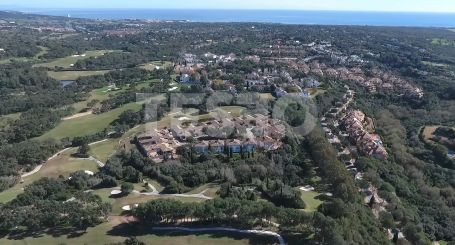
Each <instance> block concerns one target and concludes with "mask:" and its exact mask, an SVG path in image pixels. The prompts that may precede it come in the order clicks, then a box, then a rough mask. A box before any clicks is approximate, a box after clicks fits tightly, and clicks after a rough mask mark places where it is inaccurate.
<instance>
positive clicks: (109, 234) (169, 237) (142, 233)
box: [0, 216, 276, 245]
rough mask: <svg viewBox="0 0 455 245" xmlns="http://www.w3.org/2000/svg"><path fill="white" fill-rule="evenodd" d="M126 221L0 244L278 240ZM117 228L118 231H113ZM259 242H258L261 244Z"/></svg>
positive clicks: (207, 244) (242, 244)
mask: <svg viewBox="0 0 455 245" xmlns="http://www.w3.org/2000/svg"><path fill="white" fill-rule="evenodd" d="M124 219H125V218H123V217H119V216H111V217H109V221H108V222H105V223H103V224H100V225H98V226H96V227H93V228H89V229H87V232H85V233H82V234H77V235H73V236H69V235H51V234H46V235H43V236H38V237H28V238H25V239H21V240H13V239H11V240H9V239H7V238H3V239H0V244H8V245H9V244H11V245H16V244H17V245H23V244H26V245H32V244H43V245H51V244H60V243H61V244H72V245H73V244H74V245H79V244H80V245H83V244H109V243H119V242H123V241H124V240H125V239H127V237H128V236H136V237H137V238H138V239H139V240H140V241H142V242H144V243H145V244H150V245H155V244H160V245H213V244H217V245H248V244H264V245H267V244H274V243H276V239H274V238H271V237H268V238H265V237H264V238H263V237H260V238H258V237H254V238H252V237H250V236H247V235H239V234H221V233H216V234H197V235H191V234H187V233H181V232H160V233H155V232H154V231H153V230H151V229H150V228H146V227H134V226H120V225H121V224H122V223H124V222H125V221H124ZM113 228H115V229H113ZM258 239H259V240H258Z"/></svg>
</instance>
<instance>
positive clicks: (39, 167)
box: [21, 148, 70, 178]
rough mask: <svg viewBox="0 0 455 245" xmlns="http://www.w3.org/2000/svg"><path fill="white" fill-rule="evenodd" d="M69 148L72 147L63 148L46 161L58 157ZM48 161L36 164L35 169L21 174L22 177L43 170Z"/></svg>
mask: <svg viewBox="0 0 455 245" xmlns="http://www.w3.org/2000/svg"><path fill="white" fill-rule="evenodd" d="M69 149H70V148H65V149H63V150H61V151H59V152H57V153H55V154H54V155H53V156H51V157H49V158H48V159H47V160H46V162H48V161H50V160H52V159H54V158H56V157H57V156H59V155H60V154H62V153H63V152H65V151H67V150H69ZM46 162H44V163H42V164H40V165H38V166H36V167H35V169H33V170H32V171H30V172H28V173H25V174H23V175H21V178H25V177H28V176H30V175H33V174H36V173H38V172H39V171H40V170H41V168H42V167H43V166H44V164H45V163H46Z"/></svg>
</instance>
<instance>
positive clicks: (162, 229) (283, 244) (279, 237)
mask: <svg viewBox="0 0 455 245" xmlns="http://www.w3.org/2000/svg"><path fill="white" fill-rule="evenodd" d="M152 229H154V230H158V231H184V232H210V231H224V232H236V233H245V234H255V235H265V236H274V237H276V238H277V239H278V241H279V244H280V245H286V242H285V241H284V239H283V237H282V236H281V235H280V234H278V233H276V232H273V231H262V230H239V229H234V228H225V227H208V228H187V227H153V228H152Z"/></svg>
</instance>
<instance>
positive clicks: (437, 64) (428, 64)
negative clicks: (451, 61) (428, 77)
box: [422, 61, 449, 67]
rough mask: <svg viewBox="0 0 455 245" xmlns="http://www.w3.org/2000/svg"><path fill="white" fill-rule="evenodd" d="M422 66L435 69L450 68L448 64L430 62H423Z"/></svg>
mask: <svg viewBox="0 0 455 245" xmlns="http://www.w3.org/2000/svg"><path fill="white" fill-rule="evenodd" d="M422 64H424V65H427V66H433V67H449V65H447V64H440V63H434V62H429V61H422Z"/></svg>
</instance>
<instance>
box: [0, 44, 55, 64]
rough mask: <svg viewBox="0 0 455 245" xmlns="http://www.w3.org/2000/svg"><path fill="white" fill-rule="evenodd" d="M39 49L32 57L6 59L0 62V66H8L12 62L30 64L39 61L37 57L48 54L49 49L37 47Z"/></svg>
mask: <svg viewBox="0 0 455 245" xmlns="http://www.w3.org/2000/svg"><path fill="white" fill-rule="evenodd" d="M39 48H40V49H41V51H39V52H38V53H37V54H36V55H35V56H34V57H30V58H28V57H19V58H17V57H12V58H8V59H3V60H0V65H3V64H9V63H11V61H14V62H32V61H37V60H39V57H40V56H42V55H44V54H46V53H47V52H49V48H47V47H43V46H39Z"/></svg>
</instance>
